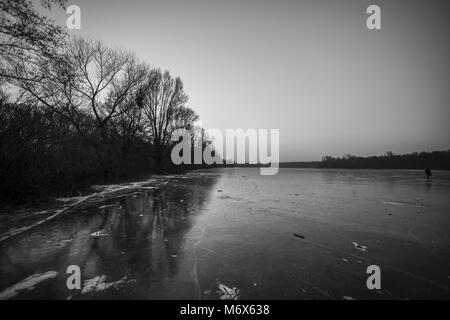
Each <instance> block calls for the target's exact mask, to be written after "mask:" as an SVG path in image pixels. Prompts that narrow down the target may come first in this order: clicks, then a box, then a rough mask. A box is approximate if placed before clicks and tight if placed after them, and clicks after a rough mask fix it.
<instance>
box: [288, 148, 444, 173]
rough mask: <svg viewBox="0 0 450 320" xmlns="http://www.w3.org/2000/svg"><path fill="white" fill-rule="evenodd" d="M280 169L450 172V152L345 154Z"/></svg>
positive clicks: (291, 163) (292, 163) (289, 165)
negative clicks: (365, 155) (376, 154)
mask: <svg viewBox="0 0 450 320" xmlns="http://www.w3.org/2000/svg"><path fill="white" fill-rule="evenodd" d="M280 167H281V168H343V169H344V168H346V169H425V168H430V169H432V170H433V169H434V170H450V150H446V151H433V152H414V153H409V154H394V153H393V152H391V151H389V152H386V154H384V155H382V156H371V157H359V156H355V155H351V154H346V155H344V156H342V157H332V156H325V157H323V158H322V161H311V162H284V163H280Z"/></svg>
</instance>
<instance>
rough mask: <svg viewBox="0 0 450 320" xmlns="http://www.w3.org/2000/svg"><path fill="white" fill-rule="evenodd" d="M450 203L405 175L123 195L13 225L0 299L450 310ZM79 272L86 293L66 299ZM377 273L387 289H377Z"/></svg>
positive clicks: (445, 184) (371, 173)
mask: <svg viewBox="0 0 450 320" xmlns="http://www.w3.org/2000/svg"><path fill="white" fill-rule="evenodd" d="M449 191H450V173H449V172H434V173H433V180H432V181H431V182H430V181H426V180H425V178H424V174H423V172H422V171H400V170H332V169H330V170H319V169H281V170H280V172H279V174H278V175H276V176H260V175H259V169H246V168H241V169H215V170H205V171H195V172H191V173H189V174H187V175H178V176H163V177H158V178H155V179H154V180H151V181H148V182H147V183H140V184H132V185H121V186H115V187H114V188H111V189H107V191H106V192H103V193H100V194H98V195H96V196H93V197H91V198H88V199H79V200H78V201H80V203H79V204H77V205H75V206H73V207H71V208H68V209H66V210H65V211H63V212H61V213H60V214H58V210H57V211H53V212H48V213H46V212H45V211H43V212H33V213H24V214H22V215H23V216H17V217H16V218H14V216H12V217H3V218H2V220H1V221H2V227H1V230H0V231H1V232H2V237H0V238H1V239H2V240H1V242H0V299H27V298H50V299H53V298H55V299H68V298H71V299H98V298H100V299H101V298H113V299H116V298H117V299H129V298H131V299H220V298H222V299H232V298H239V299H418V298H443V299H449V298H450V292H449V290H450V197H449V194H450V192H449ZM83 200H84V201H83ZM55 212H56V216H55V217H53V218H51V219H49V220H48V221H46V222H44V223H41V224H38V225H36V226H35V227H33V228H31V229H29V230H27V229H20V228H18V225H19V224H20V223H25V222H26V221H28V220H30V221H32V223H31V225H33V224H36V222H39V221H42V220H44V219H45V218H48V217H51V216H52V215H54V214H55ZM32 217H38V219H37V220H36V219H35V218H32ZM33 219H34V220H33ZM12 226H14V228H15V231H14V232H12V233H11V232H10V231H11V230H10V229H11V227H12ZM14 233H16V234H15V235H14V236H10V235H11V234H14ZM294 234H295V235H297V236H295V235H294ZM70 265H77V266H79V267H80V270H81V273H82V275H81V287H82V288H81V289H80V290H76V289H75V290H69V289H68V288H67V285H66V280H67V278H68V277H69V274H67V273H66V270H67V268H68V266H70ZM369 265H378V266H379V267H380V269H381V289H380V290H368V289H367V287H366V279H367V278H368V276H369V275H368V274H367V273H366V269H367V267H368V266H369Z"/></svg>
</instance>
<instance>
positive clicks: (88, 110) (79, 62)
mask: <svg viewBox="0 0 450 320" xmlns="http://www.w3.org/2000/svg"><path fill="white" fill-rule="evenodd" d="M17 72H18V76H17V78H18V79H20V81H19V82H18V83H19V85H20V87H21V88H22V90H23V94H24V97H25V98H27V99H29V100H31V101H36V102H38V103H40V104H42V105H43V106H45V107H47V108H49V109H50V110H52V111H53V112H56V113H58V114H60V115H62V116H63V117H64V118H65V119H66V120H67V121H68V122H70V123H71V124H72V125H73V126H74V127H75V128H76V130H77V131H78V132H79V134H80V135H81V136H82V137H83V138H84V139H86V140H87V141H88V142H90V143H91V145H92V146H93V147H94V148H96V150H97V151H98V154H99V161H100V162H101V163H100V164H101V165H102V167H103V168H104V169H105V176H106V175H107V174H108V170H109V167H110V165H111V147H112V144H111V143H110V142H111V141H110V137H111V135H110V124H111V122H112V121H113V120H114V119H115V118H117V117H119V116H121V115H122V114H124V113H126V112H127V111H128V109H127V108H128V107H133V105H132V104H130V103H129V97H130V96H132V95H133V94H134V93H135V91H136V90H137V89H138V88H140V87H141V85H142V83H143V81H144V80H145V79H146V76H147V75H148V67H147V65H145V64H143V63H140V62H138V61H137V59H136V58H135V56H134V55H132V54H130V53H128V52H125V51H122V50H118V49H111V48H108V47H106V46H104V45H103V44H102V43H101V42H100V41H91V40H86V39H84V38H72V39H71V41H70V42H69V43H68V45H67V50H66V52H65V53H64V55H62V58H61V59H56V60H54V61H50V62H48V61H42V63H41V64H40V65H39V68H37V69H35V70H26V69H18V70H17ZM21 73H27V74H30V73H34V74H35V75H36V76H33V77H32V78H33V80H28V79H26V78H25V77H22V76H21ZM37 78H39V81H35V79H37ZM86 119H92V124H91V125H89V123H86ZM97 136H98V137H100V140H101V141H102V145H101V146H99V145H98V143H97V141H98V139H97ZM90 137H94V139H91V138H90ZM100 148H103V149H104V150H100ZM101 151H105V152H101Z"/></svg>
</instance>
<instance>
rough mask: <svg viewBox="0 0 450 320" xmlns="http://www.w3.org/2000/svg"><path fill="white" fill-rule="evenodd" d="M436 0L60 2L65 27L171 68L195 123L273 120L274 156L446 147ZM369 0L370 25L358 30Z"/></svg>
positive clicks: (252, 124)
mask: <svg viewBox="0 0 450 320" xmlns="http://www.w3.org/2000/svg"><path fill="white" fill-rule="evenodd" d="M447 3H448V1H414V0H396V1H376V0H372V1H364V0H341V1H340V0H329V1H325V0H309V1H300V0H298V1H294V0H277V1H267V0H241V1H236V0H227V1H225V0H222V1H218V0H208V1H207V0H162V1H152V0H141V1H139V0H127V1H120V0H69V1H68V4H69V5H70V4H75V5H78V6H79V7H80V9H81V29H80V30H76V31H71V32H70V33H72V34H76V35H81V36H86V37H89V38H92V39H101V40H103V41H104V43H105V44H107V45H110V46H113V47H122V48H126V49H128V50H130V51H132V52H134V53H136V55H137V56H138V57H139V58H140V59H142V60H144V61H146V62H148V63H149V64H150V65H151V66H152V67H156V68H161V69H164V70H169V71H170V72H171V74H172V75H174V76H179V77H181V78H182V79H183V82H184V85H185V90H186V92H187V94H188V95H189V102H188V106H189V107H191V108H193V109H194V110H195V111H196V112H197V113H198V114H199V116H200V118H201V120H202V123H203V127H205V128H217V129H220V130H225V129H238V128H242V129H249V128H254V129H279V130H280V160H281V161H311V160H320V159H321V157H322V156H324V155H333V156H341V155H343V154H346V153H351V154H356V155H361V156H369V155H376V154H384V153H385V152H386V151H393V152H394V153H409V152H415V151H433V150H447V149H450V129H449V128H450V126H449V125H448V122H449V120H450V92H449V83H450V72H449V71H450V59H449V57H450V46H449V44H448V43H449V41H448V39H450V28H449V27H450V21H449V20H448V19H449V18H448V14H449V12H450V10H449V9H450V4H447ZM370 4H376V5H378V6H379V7H380V8H381V27H382V29H381V30H368V29H367V27H366V19H367V17H368V14H367V13H366V9H367V7H368V6H369V5H370ZM42 12H43V13H45V14H47V15H49V16H50V17H52V18H53V19H54V20H55V21H56V23H58V24H61V25H65V22H66V19H67V17H68V15H67V14H66V13H65V12H64V11H63V10H62V9H58V8H54V9H53V10H52V12H50V13H49V12H48V11H42Z"/></svg>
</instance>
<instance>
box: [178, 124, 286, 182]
mask: <svg viewBox="0 0 450 320" xmlns="http://www.w3.org/2000/svg"><path fill="white" fill-rule="evenodd" d="M206 133H207V136H208V140H209V141H211V143H209V144H208V145H206V146H204V144H203V143H202V142H203V141H202V140H203V135H201V136H200V137H199V136H197V135H194V137H193V135H192V133H191V131H189V130H187V129H177V130H175V131H174V132H173V133H172V136H171V139H172V141H176V142H178V143H177V144H176V145H175V146H174V147H173V149H172V153H171V160H172V162H173V163H174V164H175V165H180V164H192V163H194V164H206V165H213V164H250V165H256V164H260V165H269V166H268V167H262V168H260V173H261V175H275V174H277V173H278V168H279V162H280V161H279V159H280V130H279V129H270V130H267V129H259V130H256V129H247V130H246V131H244V130H243V129H227V130H226V132H225V135H224V134H223V133H222V131H221V130H218V129H208V130H206ZM269 135H270V140H269V139H268V136H269ZM180 140H181V141H180ZM193 142H194V143H193ZM269 149H270V150H269ZM269 151H270V155H269Z"/></svg>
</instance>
